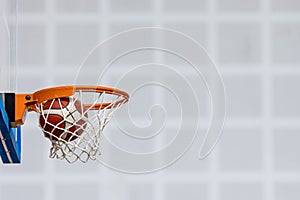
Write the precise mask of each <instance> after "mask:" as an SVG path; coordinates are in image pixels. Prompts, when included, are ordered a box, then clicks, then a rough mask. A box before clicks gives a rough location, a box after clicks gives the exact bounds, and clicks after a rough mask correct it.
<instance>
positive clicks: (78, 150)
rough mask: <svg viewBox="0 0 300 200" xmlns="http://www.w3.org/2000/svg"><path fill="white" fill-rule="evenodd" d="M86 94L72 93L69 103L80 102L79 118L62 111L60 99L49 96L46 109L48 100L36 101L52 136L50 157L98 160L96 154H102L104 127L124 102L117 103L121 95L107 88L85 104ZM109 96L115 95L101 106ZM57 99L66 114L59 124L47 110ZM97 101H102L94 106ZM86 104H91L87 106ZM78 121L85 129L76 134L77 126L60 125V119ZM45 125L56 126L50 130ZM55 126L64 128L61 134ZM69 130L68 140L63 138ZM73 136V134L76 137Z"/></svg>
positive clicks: (73, 105)
mask: <svg viewBox="0 0 300 200" xmlns="http://www.w3.org/2000/svg"><path fill="white" fill-rule="evenodd" d="M85 94H86V93H83V92H81V91H79V92H76V93H75V94H74V95H73V96H71V97H69V100H70V102H69V103H70V106H72V107H73V108H74V107H75V102H76V101H80V102H81V103H80V104H81V105H80V106H81V110H82V112H81V113H80V117H78V119H77V118H76V121H75V122H74V121H70V120H69V119H68V118H67V116H66V114H65V111H63V109H64V107H63V106H62V103H61V100H60V99H51V100H48V101H47V102H49V101H51V105H50V107H49V108H47V109H44V106H43V105H44V103H45V102H43V103H39V104H36V110H37V113H38V114H39V117H43V119H44V121H45V125H44V126H43V127H41V126H40V128H41V129H42V130H43V132H44V133H45V134H46V133H47V134H48V135H49V136H50V137H49V139H50V141H51V145H52V146H51V148H50V155H49V157H50V158H56V159H60V160H63V159H65V160H66V161H67V162H69V163H74V162H76V161H77V160H80V161H81V162H83V163H85V162H87V161H88V160H95V159H96V158H97V156H98V155H100V154H101V152H100V137H101V135H102V132H103V129H104V127H105V126H106V124H107V123H108V122H109V120H110V119H111V117H112V116H113V114H114V113H115V112H116V111H117V110H118V109H119V108H120V107H121V106H122V103H117V102H118V101H119V100H120V99H121V97H120V96H114V95H109V94H106V93H105V92H102V93H95V94H94V97H93V99H94V100H93V103H91V104H84V103H83V102H85ZM107 96H110V97H113V98H112V99H110V102H111V103H110V104H109V105H108V106H106V107H104V108H102V109H101V105H102V104H103V103H104V102H105V101H106V100H107V99H106V100H105V97H107ZM57 100H58V103H59V105H60V109H59V112H61V114H60V115H61V116H63V120H62V121H61V122H59V123H58V124H52V123H50V122H49V121H48V120H47V119H48V115H49V114H48V113H49V112H47V111H49V110H51V109H53V108H52V106H53V104H54V102H55V101H57ZM96 104H100V108H99V109H97V110H95V109H94V107H95V105H96ZM86 105H89V106H88V107H87V106H86ZM56 110H57V109H56ZM69 114H70V113H69ZM78 121H84V123H83V124H80V128H78V129H80V130H81V131H82V130H83V132H82V133H80V134H77V131H78V130H76V131H74V132H72V131H70V130H68V127H65V128H61V127H60V126H59V125H60V124H61V123H69V124H76V122H78ZM46 125H48V126H49V125H50V126H51V127H53V129H52V131H51V132H49V131H47V130H45V127H46ZM76 126H78V125H76ZM54 130H61V131H62V132H63V133H62V134H60V136H59V137H58V136H57V135H55V134H54V133H53V132H54ZM66 134H68V135H71V137H68V138H69V139H68V140H66V139H63V135H66ZM71 138H73V140H72V139H71ZM74 138H76V139H74Z"/></svg>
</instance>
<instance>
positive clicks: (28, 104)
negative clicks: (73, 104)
mask: <svg viewBox="0 0 300 200" xmlns="http://www.w3.org/2000/svg"><path fill="white" fill-rule="evenodd" d="M80 91H81V92H95V93H103V92H105V93H106V94H111V95H116V96H119V97H122V98H121V99H119V100H118V101H116V102H114V103H113V102H103V103H101V104H95V105H93V104H84V106H85V107H86V108H90V109H92V110H98V109H104V108H107V109H110V108H114V107H117V106H118V105H120V104H124V103H126V102H127V101H128V99H129V95H128V93H127V92H125V91H122V90H119V89H116V88H110V87H104V86H90V85H79V86H77V85H76V86H59V87H53V88H46V89H42V90H38V91H36V92H34V93H33V94H16V109H15V110H16V111H15V112H16V113H15V117H16V120H15V124H13V125H14V126H19V125H22V124H24V120H25V115H26V111H36V110H35V104H37V103H43V102H45V101H47V100H50V99H55V98H62V97H68V96H72V95H74V94H75V92H80Z"/></svg>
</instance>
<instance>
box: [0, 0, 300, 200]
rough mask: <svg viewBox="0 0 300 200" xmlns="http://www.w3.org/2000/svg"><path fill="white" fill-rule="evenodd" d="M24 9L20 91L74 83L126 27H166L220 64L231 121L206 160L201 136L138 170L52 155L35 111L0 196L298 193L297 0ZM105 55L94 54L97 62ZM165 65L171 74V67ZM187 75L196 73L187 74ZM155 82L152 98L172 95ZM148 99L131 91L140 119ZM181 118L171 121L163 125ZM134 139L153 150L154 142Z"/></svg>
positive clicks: (283, 199)
mask: <svg viewBox="0 0 300 200" xmlns="http://www.w3.org/2000/svg"><path fill="white" fill-rule="evenodd" d="M18 10H19V16H18V37H17V38H18V49H17V62H18V68H17V83H16V91H17V92H32V91H34V90H37V89H40V88H43V87H49V86H54V85H61V84H72V83H73V82H74V77H75V74H76V73H75V72H76V70H77V69H78V66H79V65H80V63H81V62H82V61H83V59H84V58H85V57H86V56H87V54H88V52H89V51H90V50H91V49H92V48H94V47H95V45H96V44H98V43H100V42H102V41H104V40H106V39H107V38H108V37H110V36H112V35H113V34H116V33H119V32H120V31H126V30H128V29H131V28H136V27H145V26H156V27H165V28H171V29H174V30H178V31H180V32H183V33H185V34H187V35H189V36H190V37H192V38H194V39H195V40H197V41H198V42H199V43H200V44H201V45H203V47H204V48H205V49H206V50H207V52H208V54H209V55H210V56H211V58H212V60H213V61H214V62H215V63H216V65H217V66H218V68H219V70H220V71H221V74H222V76H223V78H224V84H225V88H226V95H227V119H226V124H225V127H224V132H223V136H222V138H221V140H220V142H219V143H218V145H217V147H216V149H215V150H214V151H213V153H212V154H211V155H210V156H209V157H208V158H207V159H205V160H198V158H197V157H198V152H199V145H200V141H198V140H196V141H195V143H194V144H193V145H192V146H191V148H190V149H189V150H188V151H187V152H186V153H185V154H184V155H183V157H181V159H179V160H178V161H177V162H176V163H174V164H173V165H172V166H169V167H168V168H166V169H164V170H160V171H158V172H155V173H150V174H141V175H132V174H124V173H121V172H118V171H114V170H112V169H110V168H107V167H105V166H103V165H100V164H99V163H96V162H90V163H88V164H81V163H76V164H73V165H69V164H68V163H66V162H65V161H56V160H51V159H49V158H48V150H49V142H48V141H46V140H45V139H44V138H43V136H42V132H41V131H40V130H39V129H38V127H37V116H35V115H34V114H30V115H28V118H27V122H26V125H25V126H24V127H23V151H22V152H23V154H22V156H23V158H22V164H21V165H13V166H11V165H5V166H4V165H0V199H5V200H17V199H21V198H23V199H45V200H51V199H57V200H62V199H67V198H68V199H78V200H79V199H111V200H113V199H123V200H125V199H128V200H129V199H130V200H134V199H144V200H147V199H149V200H150V199H155V200H168V199H172V200H177V199H178V200H179V199H189V200H196V199H197V200H198V199H207V200H274V199H275V200H287V199H290V200H292V199H299V198H300V156H299V154H300V145H299V143H300V134H299V131H300V125H299V121H298V120H299V118H300V106H299V105H298V104H299V102H300V95H299V94H298V93H297V92H298V90H297V89H298V87H299V85H300V70H299V69H298V68H297V67H299V64H300V54H299V52H300V12H299V11H300V1H297V0H252V1H247V0H186V1H180V0H153V1H147V0H128V1H124V0H89V1H84V0H72V1H71V0H20V1H19V6H18ZM129 42H130V41H129ZM116 48H117V47H116ZM137 57H138V58H137ZM147 59H148V60H151V59H152V57H151V55H149V53H147V54H146V55H144V57H143V55H139V56H135V57H132V58H130V57H129V58H127V60H125V61H124V62H123V63H122V64H121V65H123V66H125V65H131V64H132V63H135V62H137V60H138V63H143V62H145V61H146V60H147ZM153 59H154V60H156V61H157V59H158V60H159V59H161V58H160V57H159V56H158V57H157V56H155V55H154V58H153ZM162 59H165V60H166V59H168V58H162ZM100 62H101V61H99V60H97V59H95V60H92V62H90V63H89V64H90V65H91V67H95V66H97V65H98V64H99V63H100ZM172 62H173V64H174V65H176V64H178V63H176V60H172V59H170V60H169V63H172ZM135 64H136V63H135ZM91 69H94V68H91ZM121 69H123V68H118V67H116V69H115V70H113V72H111V74H110V75H107V76H106V77H105V80H103V82H102V83H103V84H107V85H111V84H110V83H112V82H113V81H114V80H115V79H116V77H119V76H121V75H122V72H121V71H122V70H121ZM160 75H161V76H163V77H164V78H165V79H168V74H160ZM145 76H146V78H147V77H149V76H153V77H156V74H149V73H148V74H146V75H145ZM188 76H190V79H191V80H193V77H194V75H193V74H192V73H191V74H190V75H188ZM87 77H88V75H87ZM139 78H141V79H143V76H141V77H139ZM195 81H196V84H197V83H198V82H197V81H198V79H195ZM174 84H175V85H176V80H175V81H174ZM199 85H201V83H200V81H199ZM201 87H202V86H201ZM150 91H151V92H152V93H151V94H152V96H153V97H156V98H154V99H152V100H153V101H159V102H169V99H170V97H169V96H168V94H167V93H166V92H162V91H160V90H159V89H155V88H154V89H151V88H150ZM203 91H204V90H203ZM157 96H158V98H157ZM201 98H202V100H203V101H201V105H200V108H201V109H200V110H201V118H200V119H202V120H203V122H204V123H203V125H201V127H200V128H203V129H204V128H205V122H206V121H207V120H208V116H209V109H207V107H209V101H208V94H207V93H205V91H204V92H203V96H202V97H201ZM148 100H149V99H148ZM139 103H140V104H139ZM147 104H150V105H151V104H152V103H151V102H150V103H149V102H147V98H145V96H143V95H140V96H137V97H136V104H135V105H136V107H137V111H140V112H137V113H135V118H136V119H141V121H142V122H143V121H144V118H145V115H143V113H144V111H143V105H147ZM168 105H171V106H172V105H173V104H172V103H171V104H168ZM175 107H176V106H175ZM166 110H167V111H170V113H169V118H168V119H171V122H170V123H171V124H175V125H176V123H177V122H176V120H178V119H177V118H176V116H177V115H176V112H173V111H174V109H173V108H172V107H170V108H166ZM141 113H142V114H141ZM173 116H174V117H173ZM172 120H173V121H172ZM191 120H193V119H191ZM146 121H147V120H146ZM174 127H175V126H172V125H170V126H166V127H164V128H165V130H164V131H162V132H161V134H167V133H169V132H172V131H173V129H174ZM112 130H115V127H114V125H113V124H112V125H110V126H109V127H108V128H107V132H106V133H107V134H108V135H110V136H111V137H112V139H113V138H115V139H116V138H120V136H119V135H118V134H114V132H113V131H112ZM124 140H125V139H124ZM118 142H119V143H120V144H119V145H124V148H125V147H126V146H129V145H128V144H127V145H126V143H125V144H121V142H122V141H116V143H118ZM130 148H131V150H132V151H134V150H136V151H138V150H140V149H141V148H144V150H153V149H152V148H151V143H150V146H149V147H148V146H145V145H144V144H139V145H136V146H134V145H131V144H130Z"/></svg>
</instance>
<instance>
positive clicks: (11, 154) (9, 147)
mask: <svg viewBox="0 0 300 200" xmlns="http://www.w3.org/2000/svg"><path fill="white" fill-rule="evenodd" d="M0 131H1V134H0V139H1V140H0V156H1V159H2V162H3V163H20V162H21V127H20V126H19V127H17V128H12V127H11V125H10V122H9V119H8V116H7V113H6V111H5V108H4V105H3V101H2V99H1V98H0Z"/></svg>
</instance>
